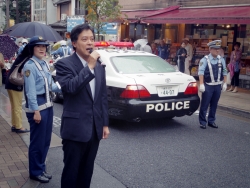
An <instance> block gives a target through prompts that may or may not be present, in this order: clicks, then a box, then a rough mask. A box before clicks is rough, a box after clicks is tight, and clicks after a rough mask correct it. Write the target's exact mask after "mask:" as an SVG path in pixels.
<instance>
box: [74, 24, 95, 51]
mask: <svg viewBox="0 0 250 188" xmlns="http://www.w3.org/2000/svg"><path fill="white" fill-rule="evenodd" d="M83 30H91V31H92V33H93V35H94V38H95V32H94V29H93V28H92V27H91V26H90V25H89V24H87V23H85V24H80V25H77V26H75V27H74V28H73V29H72V30H71V33H70V39H71V42H72V43H73V42H76V41H77V40H78V36H79V35H80V33H81V32H82V31H83ZM73 49H74V50H76V49H75V47H74V46H73Z"/></svg>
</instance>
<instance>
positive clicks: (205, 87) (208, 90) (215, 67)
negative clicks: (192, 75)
mask: <svg viewBox="0 0 250 188" xmlns="http://www.w3.org/2000/svg"><path fill="white" fill-rule="evenodd" d="M207 45H208V46H209V51H210V54H209V55H206V56H205V57H204V58H202V59H201V60H200V65H199V72H198V75H199V79H200V91H201V92H202V99H201V105H200V113H199V121H200V128H202V129H206V125H208V126H210V127H213V128H218V126H217V125H216V124H215V113H216V108H217V104H218V101H219V98H220V94H221V90H222V91H225V90H226V88H227V84H226V78H227V77H226V75H227V69H226V65H225V61H224V59H223V58H222V57H221V56H220V55H219V53H220V48H221V41H220V40H215V41H212V42H209V43H208V44H207ZM209 105H210V109H209V114H208V124H207V120H206V113H207V109H208V106H209Z"/></svg>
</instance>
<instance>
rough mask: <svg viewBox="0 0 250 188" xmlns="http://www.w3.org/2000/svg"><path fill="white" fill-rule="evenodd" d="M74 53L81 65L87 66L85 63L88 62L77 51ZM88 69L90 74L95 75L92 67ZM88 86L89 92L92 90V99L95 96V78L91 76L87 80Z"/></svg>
mask: <svg viewBox="0 0 250 188" xmlns="http://www.w3.org/2000/svg"><path fill="white" fill-rule="evenodd" d="M76 55H77V56H78V57H79V59H80V60H81V62H82V65H83V67H86V66H88V65H87V64H88V63H87V62H86V61H85V60H84V59H83V58H82V57H81V56H79V55H78V54H77V53H76ZM89 70H90V71H91V73H92V74H94V75H95V71H94V69H89ZM89 86H90V89H91V92H92V97H93V99H94V97H95V78H93V79H92V80H91V81H90V82H89Z"/></svg>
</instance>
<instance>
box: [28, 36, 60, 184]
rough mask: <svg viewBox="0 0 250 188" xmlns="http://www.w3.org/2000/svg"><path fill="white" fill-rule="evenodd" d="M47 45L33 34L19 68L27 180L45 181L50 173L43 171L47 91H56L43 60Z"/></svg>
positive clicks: (48, 129)
mask: <svg viewBox="0 0 250 188" xmlns="http://www.w3.org/2000/svg"><path fill="white" fill-rule="evenodd" d="M48 45H49V44H48V43H47V42H46V41H45V40H44V39H43V38H42V37H40V36H34V37H32V38H31V39H30V42H29V43H28V44H27V46H28V48H29V54H28V56H27V57H29V59H28V61H27V62H26V63H25V65H24V67H23V72H24V95H25V100H26V104H25V111H26V116H27V119H28V122H29V124H30V145H29V174H30V179H32V180H36V181H39V182H41V183H48V182H49V180H50V179H51V178H52V175H50V174H48V173H47V172H46V165H45V160H46V156H47V153H48V150H49V146H50V141H51V134H52V125H53V103H52V102H51V98H50V92H51V91H54V92H60V91H61V90H60V85H59V84H58V82H56V83H54V81H53V79H52V76H51V74H50V71H49V66H48V64H47V63H46V62H45V61H44V60H43V58H44V54H45V52H46V46H48Z"/></svg>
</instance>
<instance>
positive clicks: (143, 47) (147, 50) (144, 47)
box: [140, 43, 152, 53]
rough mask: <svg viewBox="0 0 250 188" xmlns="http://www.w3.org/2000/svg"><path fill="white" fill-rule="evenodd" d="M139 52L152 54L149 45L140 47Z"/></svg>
mask: <svg viewBox="0 0 250 188" xmlns="http://www.w3.org/2000/svg"><path fill="white" fill-rule="evenodd" d="M140 51H144V52H148V53H152V49H151V46H150V44H149V43H147V44H146V45H145V46H141V47H140Z"/></svg>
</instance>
